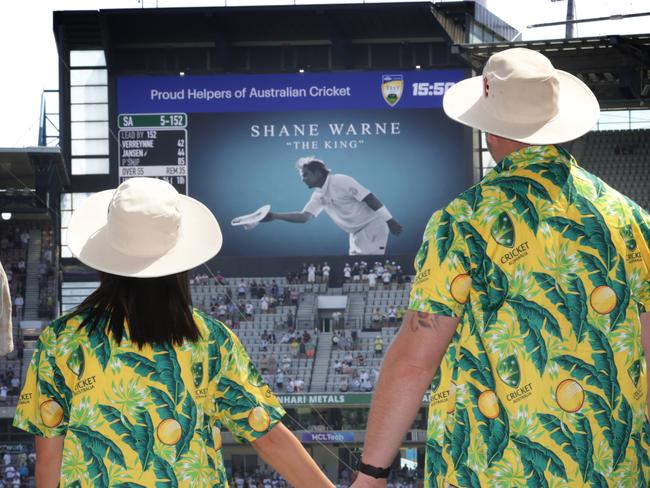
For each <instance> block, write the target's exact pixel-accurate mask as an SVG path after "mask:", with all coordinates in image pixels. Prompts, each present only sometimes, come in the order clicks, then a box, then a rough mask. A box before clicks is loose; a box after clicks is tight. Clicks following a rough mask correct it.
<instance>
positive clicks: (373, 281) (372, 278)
mask: <svg viewBox="0 0 650 488" xmlns="http://www.w3.org/2000/svg"><path fill="white" fill-rule="evenodd" d="M367 277H368V288H370V289H371V290H374V289H375V286H376V285H377V275H376V274H375V270H374V269H371V270H370V273H368V275H367Z"/></svg>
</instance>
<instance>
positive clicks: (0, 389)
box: [0, 383, 9, 403]
mask: <svg viewBox="0 0 650 488" xmlns="http://www.w3.org/2000/svg"><path fill="white" fill-rule="evenodd" d="M8 390H9V389H8V388H7V385H5V384H4V383H3V384H1V385H0V402H3V403H5V402H6V401H7V392H8Z"/></svg>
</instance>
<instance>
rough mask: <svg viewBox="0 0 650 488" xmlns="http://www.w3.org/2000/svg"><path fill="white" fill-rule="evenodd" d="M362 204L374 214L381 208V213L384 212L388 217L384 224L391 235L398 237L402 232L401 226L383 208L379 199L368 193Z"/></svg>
mask: <svg viewBox="0 0 650 488" xmlns="http://www.w3.org/2000/svg"><path fill="white" fill-rule="evenodd" d="M362 202H365V203H366V205H368V206H369V207H370V208H371V209H373V210H374V211H375V212H376V211H378V210H379V209H380V208H382V207H383V208H384V210H383V211H382V212H385V213H386V216H387V217H388V218H387V219H386V223H387V224H388V229H389V230H390V231H391V233H393V234H395V235H398V234H399V233H400V232H402V226H401V224H400V223H399V222H398V221H397V220H395V219H394V218H393V216H392V215H391V214H390V212H388V209H387V208H386V207H385V206H384V204H383V203H381V201H380V200H379V198H377V197H376V196H375V195H374V194H372V193H368V195H366V198H364V199H363V200H362Z"/></svg>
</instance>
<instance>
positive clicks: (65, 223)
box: [61, 212, 72, 228]
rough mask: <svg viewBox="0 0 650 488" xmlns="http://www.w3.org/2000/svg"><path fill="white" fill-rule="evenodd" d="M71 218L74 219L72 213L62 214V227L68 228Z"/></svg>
mask: <svg viewBox="0 0 650 488" xmlns="http://www.w3.org/2000/svg"><path fill="white" fill-rule="evenodd" d="M70 217H72V212H61V227H62V228H63V227H68V224H69V223H70Z"/></svg>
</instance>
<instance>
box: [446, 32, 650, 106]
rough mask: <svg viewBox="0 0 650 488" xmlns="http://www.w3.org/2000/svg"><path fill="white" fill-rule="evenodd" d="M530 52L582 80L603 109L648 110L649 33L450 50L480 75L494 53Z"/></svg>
mask: <svg viewBox="0 0 650 488" xmlns="http://www.w3.org/2000/svg"><path fill="white" fill-rule="evenodd" d="M512 47H525V48H528V49H534V50H536V51H539V52H541V53H543V54H544V55H545V56H547V57H548V58H550V60H551V62H552V63H553V65H554V66H555V67H556V68H558V69H561V70H564V71H568V72H569V73H571V74H574V75H576V76H577V77H578V78H580V79H581V80H582V81H584V82H585V83H586V84H587V85H588V86H589V88H591V89H592V91H593V92H594V93H595V94H596V98H598V101H599V102H600V105H601V107H602V108H604V109H621V108H628V109H633V108H648V107H650V34H639V35H625V36H622V35H613V36H603V37H584V38H576V39H556V40H545V41H526V42H507V43H500V42H497V43H490V44H460V45H457V46H453V47H452V50H454V52H456V53H458V54H460V55H461V56H462V57H463V58H464V59H465V60H466V61H467V62H468V63H470V65H471V66H472V68H473V69H475V70H476V71H477V72H480V71H481V70H482V68H483V66H484V64H485V62H486V61H487V59H488V58H489V57H490V56H491V55H492V54H494V53H495V52H498V51H502V50H504V49H508V48H512Z"/></svg>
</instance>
